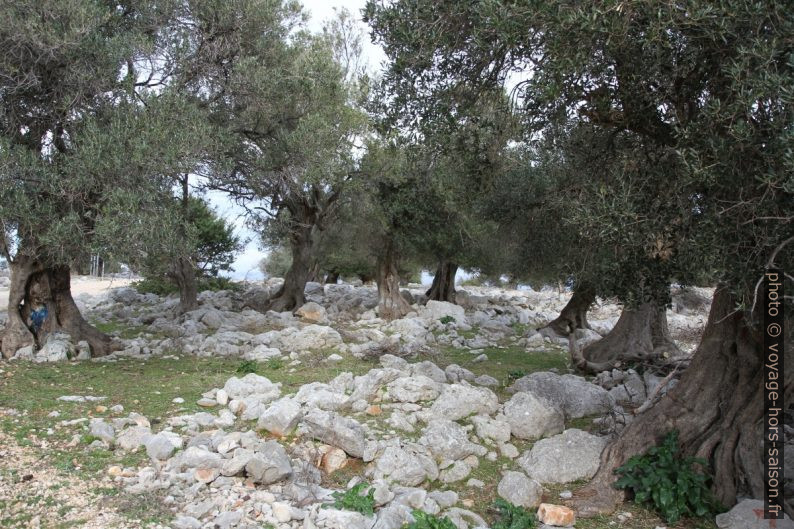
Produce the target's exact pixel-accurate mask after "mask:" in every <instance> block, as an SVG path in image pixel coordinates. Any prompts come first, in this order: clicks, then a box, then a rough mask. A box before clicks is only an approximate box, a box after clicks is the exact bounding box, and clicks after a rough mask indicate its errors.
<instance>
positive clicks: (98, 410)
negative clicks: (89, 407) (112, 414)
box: [94, 405, 108, 413]
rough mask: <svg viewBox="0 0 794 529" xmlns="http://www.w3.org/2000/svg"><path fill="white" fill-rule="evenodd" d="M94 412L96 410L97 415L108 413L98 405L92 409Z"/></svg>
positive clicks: (104, 407) (103, 407)
mask: <svg viewBox="0 0 794 529" xmlns="http://www.w3.org/2000/svg"><path fill="white" fill-rule="evenodd" d="M94 410H96V412H97V413H105V412H106V411H108V407H107V406H102V405H100V406H97V407H96V408H94Z"/></svg>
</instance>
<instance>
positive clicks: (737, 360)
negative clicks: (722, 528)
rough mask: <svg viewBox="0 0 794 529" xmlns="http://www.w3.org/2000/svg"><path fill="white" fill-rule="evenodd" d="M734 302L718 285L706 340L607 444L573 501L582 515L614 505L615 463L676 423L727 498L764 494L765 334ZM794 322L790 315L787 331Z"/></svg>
mask: <svg viewBox="0 0 794 529" xmlns="http://www.w3.org/2000/svg"><path fill="white" fill-rule="evenodd" d="M736 306H737V305H736V299H735V298H734V297H733V296H732V295H731V293H730V291H729V290H728V289H727V288H720V289H718V290H717V292H716V293H715V295H714V301H713V303H712V306H711V312H710V314H709V319H708V322H707V324H706V328H705V330H704V333H703V337H702V339H701V342H700V345H699V346H698V348H697V350H696V351H695V353H694V356H693V358H692V362H691V363H690V364H689V367H688V368H687V369H686V371H684V374H683V376H682V377H681V380H680V381H679V382H678V384H677V385H676V386H675V387H673V388H672V389H671V390H670V391H669V392H668V393H667V394H666V395H664V396H663V397H662V398H661V400H660V401H659V402H658V403H657V404H656V405H654V406H652V407H650V408H648V409H647V410H646V411H644V412H643V413H640V414H639V415H638V416H637V417H636V418H635V419H634V421H632V422H631V423H630V424H629V425H628V426H627V427H626V428H625V429H624V430H623V431H622V432H621V433H620V435H619V436H618V437H617V438H616V439H615V440H614V441H612V442H611V443H610V444H609V445H608V446H607V448H606V449H605V450H604V452H603V453H602V454H601V467H600V469H599V470H598V473H597V474H596V475H595V477H594V478H593V480H592V481H591V482H590V484H588V485H587V486H586V487H584V488H583V489H580V490H579V491H577V493H576V495H575V498H574V500H573V506H574V507H575V508H576V509H577V510H578V512H579V514H580V515H581V516H589V515H595V514H598V513H608V512H612V511H613V510H614V509H615V507H616V505H617V503H618V502H619V501H621V500H622V498H623V493H622V492H621V491H617V490H615V489H614V488H613V487H612V484H613V483H614V482H615V479H616V477H615V475H614V470H615V469H616V468H617V467H619V466H620V465H622V464H623V463H624V462H626V460H627V459H629V458H630V457H631V456H633V455H636V454H642V453H645V452H646V451H647V450H648V448H649V447H651V446H653V445H654V444H657V443H658V442H659V441H661V439H662V438H663V437H664V436H665V435H666V433H667V432H669V431H670V430H673V429H675V430H678V438H679V443H680V445H681V449H682V451H683V454H684V455H690V456H696V457H701V458H703V459H705V460H706V461H708V462H709V464H710V466H711V472H712V474H713V476H714V480H713V487H712V488H713V492H714V494H715V495H716V497H717V499H718V500H719V501H721V502H722V503H723V504H724V505H727V506H731V505H733V504H735V503H736V499H737V495H742V496H744V495H746V496H749V497H751V498H761V497H763V496H762V495H763V494H764V482H763V472H762V465H763V431H762V429H761V427H762V421H763V414H764V394H763V391H764V388H763V370H764V355H763V335H762V329H761V326H760V325H758V324H755V325H753V324H750V323H749V322H748V321H747V319H745V314H743V313H742V312H741V311H737V310H736ZM792 325H793V322H792V318H791V317H789V318H788V319H787V322H786V329H785V332H786V333H791V332H792V328H791V327H792ZM788 336H791V334H788ZM792 356H794V348H792V347H791V346H790V345H789V347H787V348H786V358H785V361H786V362H792V361H794V358H792ZM789 365H791V364H789ZM781 375H782V378H783V380H782V387H783V395H784V399H785V400H786V402H791V400H790V399H791V397H792V396H794V370H791V369H789V370H788V371H787V372H785V373H781Z"/></svg>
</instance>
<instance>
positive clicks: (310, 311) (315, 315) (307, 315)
mask: <svg viewBox="0 0 794 529" xmlns="http://www.w3.org/2000/svg"><path fill="white" fill-rule="evenodd" d="M295 315H296V316H298V317H299V318H301V319H302V320H303V321H305V322H308V323H318V324H321V325H327V324H328V314H327V313H326V312H325V308H324V307H323V306H322V305H320V304H319V303H315V302H313V301H309V302H308V303H304V304H303V305H302V306H301V307H300V308H299V309H298V310H296V311H295Z"/></svg>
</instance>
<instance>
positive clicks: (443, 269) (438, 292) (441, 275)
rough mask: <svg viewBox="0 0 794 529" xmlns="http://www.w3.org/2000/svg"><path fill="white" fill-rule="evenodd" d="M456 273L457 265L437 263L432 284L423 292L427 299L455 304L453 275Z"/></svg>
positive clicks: (443, 262)
mask: <svg viewBox="0 0 794 529" xmlns="http://www.w3.org/2000/svg"><path fill="white" fill-rule="evenodd" d="M457 272H458V265H456V264H455V263H451V262H449V261H445V260H441V261H439V262H438V267H436V275H434V276H433V284H432V285H430V288H429V289H428V290H427V292H425V295H426V296H427V299H429V300H430V299H433V300H436V301H448V302H449V303H455V274H456V273H457Z"/></svg>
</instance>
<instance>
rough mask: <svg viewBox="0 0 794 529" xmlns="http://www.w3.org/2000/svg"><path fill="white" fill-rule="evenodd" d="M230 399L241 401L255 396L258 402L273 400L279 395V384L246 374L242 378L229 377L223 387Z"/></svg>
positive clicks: (253, 374)
mask: <svg viewBox="0 0 794 529" xmlns="http://www.w3.org/2000/svg"><path fill="white" fill-rule="evenodd" d="M223 389H224V391H225V392H226V394H227V395H228V396H229V398H230V399H243V398H245V397H249V396H253V395H255V396H256V397H258V400H259V401H260V402H269V401H272V400H275V399H277V398H278V397H279V395H280V394H281V383H280V382H279V383H275V384H274V383H273V382H271V381H270V380H269V379H267V378H265V377H263V376H260V375H257V374H256V373H248V374H247V375H245V376H244V377H243V378H237V377H231V378H230V379H229V380H227V381H226V384H224V386H223Z"/></svg>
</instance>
